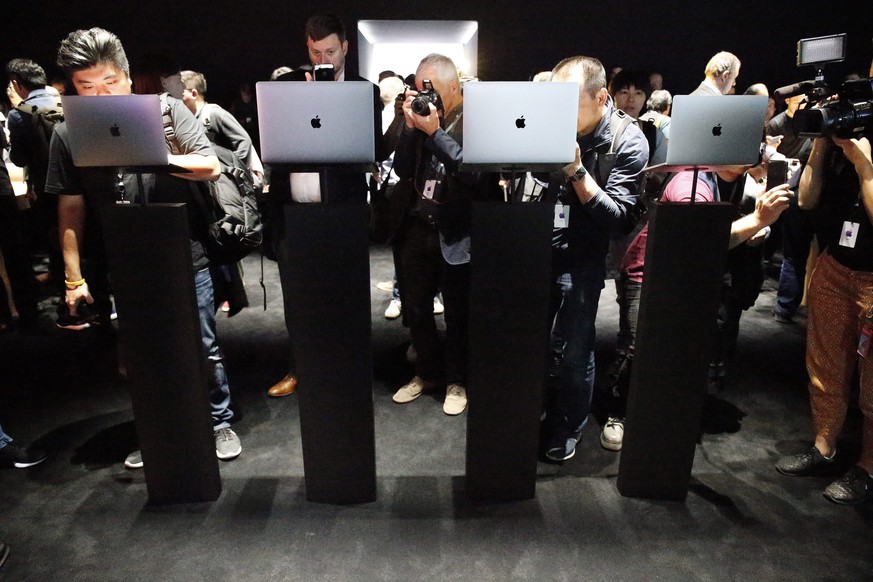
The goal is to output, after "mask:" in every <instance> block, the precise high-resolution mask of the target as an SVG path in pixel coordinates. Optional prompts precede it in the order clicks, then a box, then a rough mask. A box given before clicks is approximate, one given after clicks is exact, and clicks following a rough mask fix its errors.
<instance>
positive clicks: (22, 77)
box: [6, 59, 48, 99]
mask: <svg viewBox="0 0 873 582" xmlns="http://www.w3.org/2000/svg"><path fill="white" fill-rule="evenodd" d="M6 76H7V77H9V84H10V85H12V88H13V89H14V90H15V92H16V93H18V95H19V96H20V97H21V98H22V99H27V96H28V95H29V94H30V92H31V91H33V90H35V89H44V88H45V86H46V85H47V84H48V79H47V78H46V75H45V71H44V70H43V68H42V67H40V66H39V65H38V64H36V63H35V62H33V61H31V60H30V59H12V60H11V61H9V62H8V63H6Z"/></svg>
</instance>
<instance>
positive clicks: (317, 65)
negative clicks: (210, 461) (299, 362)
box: [267, 13, 388, 397]
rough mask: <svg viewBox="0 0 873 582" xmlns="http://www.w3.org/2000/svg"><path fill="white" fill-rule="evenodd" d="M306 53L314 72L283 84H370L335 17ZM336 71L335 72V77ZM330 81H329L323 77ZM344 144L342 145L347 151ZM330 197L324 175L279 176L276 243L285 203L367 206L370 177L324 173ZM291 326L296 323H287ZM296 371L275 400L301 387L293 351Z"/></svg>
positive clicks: (311, 35)
mask: <svg viewBox="0 0 873 582" xmlns="http://www.w3.org/2000/svg"><path fill="white" fill-rule="evenodd" d="M306 49H307V53H308V54H309V62H310V64H311V65H312V72H309V71H306V72H304V74H303V76H301V74H300V71H291V72H288V73H285V74H284V75H281V76H279V77H278V78H277V79H276V80H277V81H302V80H305V81H364V80H365V79H362V78H361V77H358V76H355V75H351V74H347V72H346V53H347V52H348V50H349V41H348V40H347V39H346V27H345V25H344V24H343V21H342V20H341V19H340V18H339V16H336V15H335V14H327V13H322V14H315V15H313V16H311V17H310V18H309V20H307V21H306ZM331 69H332V72H331ZM325 73H326V74H327V76H326V77H325V76H323V74H325ZM373 95H374V102H373V107H374V109H373V119H374V127H376V128H380V127H381V126H382V123H381V120H382V102H381V100H380V98H379V88H378V87H377V86H376V85H373ZM381 135H382V134H381V132H380V131H379V130H378V129H377V136H376V159H378V160H382V159H385V158H387V157H388V154H387V152H386V151H385V149H386V146H385V145H384V140H383V139H382V137H381ZM341 145H342V144H337V147H341ZM322 173H323V174H324V182H323V184H324V185H325V190H326V192H322V191H321V185H322V182H321V177H320V175H319V172H291V173H288V172H284V173H278V172H273V173H272V177H271V180H270V194H271V196H270V199H271V207H270V210H269V216H271V217H273V221H272V224H268V228H270V229H271V235H272V239H273V241H274V244H275V243H277V242H278V241H280V240H281V239H282V237H283V230H284V225H283V224H282V217H283V216H284V210H283V206H284V205H285V204H289V203H291V204H294V203H296V204H307V203H320V202H327V200H328V198H329V200H330V202H329V203H330V204H348V203H361V204H364V203H366V202H367V194H368V188H369V187H368V185H367V180H366V177H367V174H365V173H363V172H360V171H352V172H350V171H347V170H346V171H341V170H322ZM286 325H288V326H290V322H288V321H286ZM290 364H291V365H290V372H289V373H288V374H287V375H286V376H285V377H284V378H282V379H281V380H279V381H278V382H277V383H276V384H275V385H273V386H272V387H271V388H270V389H269V390H268V391H267V394H268V395H269V396H272V397H281V396H288V395H289V394H292V393H293V392H294V390H295V389H296V388H297V373H296V362H295V360H294V355H293V352H292V355H291V363H290Z"/></svg>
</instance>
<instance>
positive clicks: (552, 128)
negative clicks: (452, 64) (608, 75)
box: [463, 81, 579, 171]
mask: <svg viewBox="0 0 873 582" xmlns="http://www.w3.org/2000/svg"><path fill="white" fill-rule="evenodd" d="M578 107H579V84H578V83H533V82H530V81H518V82H516V81H494V82H479V83H466V84H465V85H464V121H463V123H464V153H463V156H464V157H463V164H464V166H475V167H480V168H483V169H492V170H507V169H509V170H529V171H550V170H556V169H560V168H561V167H563V166H565V165H567V164H569V163H570V162H572V161H573V160H574V159H575V157H576V117H577V113H578Z"/></svg>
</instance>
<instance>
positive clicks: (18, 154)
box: [6, 110, 33, 168]
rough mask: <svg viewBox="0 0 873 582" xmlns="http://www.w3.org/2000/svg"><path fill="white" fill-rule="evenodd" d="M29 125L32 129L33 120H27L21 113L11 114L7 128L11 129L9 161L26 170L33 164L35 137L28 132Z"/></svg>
mask: <svg viewBox="0 0 873 582" xmlns="http://www.w3.org/2000/svg"><path fill="white" fill-rule="evenodd" d="M28 125H30V126H31V127H32V124H31V119H30V118H27V119H25V118H24V115H23V114H22V113H21V112H20V111H18V110H12V111H10V112H9V117H8V118H7V119H6V127H7V128H8V129H9V146H10V147H9V161H11V162H12V163H13V164H15V165H16V166H18V167H19V168H24V167H26V166H28V165H30V162H31V160H30V152H31V151H33V147H32V145H31V142H32V141H33V135H32V133H31V132H30V131H28V130H29V129H30V127H28Z"/></svg>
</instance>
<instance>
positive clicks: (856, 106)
mask: <svg viewBox="0 0 873 582" xmlns="http://www.w3.org/2000/svg"><path fill="white" fill-rule="evenodd" d="M794 126H795V129H796V130H797V133H798V134H799V135H800V136H802V137H822V136H824V137H830V136H836V137H840V138H844V139H850V138H857V137H862V136H867V137H869V136H873V79H859V80H857V81H846V82H845V83H843V84H842V85H841V86H840V87H839V88H838V89H837V90H836V91H834V90H832V89H830V88H829V87H827V86H826V85H824V84H821V85H819V86H817V87H816V88H815V89H814V90H813V91H811V92H810V93H809V94H807V106H806V107H805V108H803V109H799V110H797V112H795V114H794Z"/></svg>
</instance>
